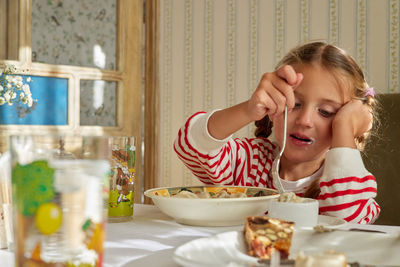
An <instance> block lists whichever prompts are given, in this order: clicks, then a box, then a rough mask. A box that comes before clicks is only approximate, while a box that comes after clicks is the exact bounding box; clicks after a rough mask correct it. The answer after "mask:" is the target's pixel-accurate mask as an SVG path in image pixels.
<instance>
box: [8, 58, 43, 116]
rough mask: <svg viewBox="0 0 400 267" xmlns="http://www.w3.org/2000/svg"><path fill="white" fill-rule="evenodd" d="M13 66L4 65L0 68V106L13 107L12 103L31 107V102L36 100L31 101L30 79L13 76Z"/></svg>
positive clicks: (14, 69) (14, 71) (14, 70)
mask: <svg viewBox="0 0 400 267" xmlns="http://www.w3.org/2000/svg"><path fill="white" fill-rule="evenodd" d="M16 70H17V69H16V67H15V66H14V65H7V64H6V65H5V68H4V69H1V68H0V105H3V104H5V103H7V104H8V105H10V106H11V105H13V104H14V103H21V104H24V105H27V106H28V107H29V108H30V107H32V105H33V102H36V101H37V100H36V99H35V100H33V99H32V93H31V89H30V86H29V84H27V83H30V82H31V81H32V79H31V77H27V78H26V82H27V83H25V82H24V78H23V77H22V76H21V75H18V74H16V75H13V74H15V73H16Z"/></svg>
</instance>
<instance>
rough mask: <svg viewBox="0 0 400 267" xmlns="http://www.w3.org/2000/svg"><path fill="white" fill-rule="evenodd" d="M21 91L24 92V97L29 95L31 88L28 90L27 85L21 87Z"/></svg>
mask: <svg viewBox="0 0 400 267" xmlns="http://www.w3.org/2000/svg"><path fill="white" fill-rule="evenodd" d="M22 90H23V91H24V93H25V94H26V95H31V88H30V86H29V84H24V85H22Z"/></svg>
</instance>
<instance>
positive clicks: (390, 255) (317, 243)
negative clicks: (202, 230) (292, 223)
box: [173, 229, 400, 267]
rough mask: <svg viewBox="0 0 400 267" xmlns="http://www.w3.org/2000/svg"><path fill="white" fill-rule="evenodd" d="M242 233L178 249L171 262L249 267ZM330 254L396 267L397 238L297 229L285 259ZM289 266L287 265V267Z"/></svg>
mask: <svg viewBox="0 0 400 267" xmlns="http://www.w3.org/2000/svg"><path fill="white" fill-rule="evenodd" d="M246 250H247V249H246V244H245V241H244V237H243V231H231V232H225V233H221V234H217V235H213V236H210V237H205V238H200V239H195V240H192V241H189V242H188V243H186V244H183V245H181V246H180V247H178V248H177V249H176V250H175V252H174V255H173V259H174V261H175V262H176V263H178V264H180V265H181V266H193V267H197V266H251V265H256V263H257V261H258V259H257V258H254V257H251V256H248V255H247V254H246ZM329 250H334V251H337V252H341V253H344V254H345V255H346V258H347V261H348V262H359V263H360V264H369V265H378V266H382V265H389V266H398V263H399V262H400V254H399V253H398V251H400V238H399V236H398V235H391V234H381V233H368V232H350V231H332V232H323V233H319V232H316V231H314V230H309V229H297V230H295V232H294V234H293V239H292V246H291V249H290V256H289V258H291V259H295V258H296V255H297V254H298V253H299V252H300V251H302V252H304V253H305V254H312V253H317V252H320V251H329ZM288 266H291V265H288Z"/></svg>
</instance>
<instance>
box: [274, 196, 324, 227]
mask: <svg viewBox="0 0 400 267" xmlns="http://www.w3.org/2000/svg"><path fill="white" fill-rule="evenodd" d="M302 200H303V202H280V201H278V200H277V199H272V200H271V201H270V202H269V206H268V217H271V218H278V219H281V220H286V221H291V222H294V223H295V227H296V226H297V227H314V226H315V225H317V223H318V207H319V205H318V201H317V200H315V199H311V198H302Z"/></svg>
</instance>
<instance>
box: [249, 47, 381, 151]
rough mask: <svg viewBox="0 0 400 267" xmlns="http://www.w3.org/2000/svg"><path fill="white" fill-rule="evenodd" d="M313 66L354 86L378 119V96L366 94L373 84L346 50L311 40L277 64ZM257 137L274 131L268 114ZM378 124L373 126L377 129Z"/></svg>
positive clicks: (361, 139)
mask: <svg viewBox="0 0 400 267" xmlns="http://www.w3.org/2000/svg"><path fill="white" fill-rule="evenodd" d="M305 64H309V65H313V64H319V65H320V66H321V67H323V68H325V69H327V70H329V71H330V72H332V73H333V74H334V76H335V78H336V79H337V80H338V82H340V83H347V84H348V85H349V86H348V87H349V88H353V92H351V93H353V95H354V97H355V98H357V99H360V100H362V101H363V102H364V103H365V104H366V105H368V106H369V108H370V111H371V113H372V115H373V117H374V119H373V122H374V124H375V122H376V121H377V116H376V110H375V108H376V106H377V103H376V99H375V98H374V97H372V96H366V92H367V90H368V88H369V85H368V84H367V82H366V81H365V77H364V73H363V71H362V70H361V68H360V67H359V66H358V64H357V63H356V61H355V60H354V59H353V58H352V57H351V56H350V55H349V54H347V53H346V51H344V50H343V49H341V48H339V47H337V46H334V45H331V44H328V43H325V42H311V43H306V44H304V45H300V46H297V47H295V48H293V49H292V50H290V51H289V53H287V54H286V56H284V57H283V58H282V60H281V61H280V62H279V63H278V64H277V65H276V67H275V69H279V68H281V67H282V66H284V65H305ZM255 126H256V130H255V133H254V134H255V136H257V137H265V138H267V137H268V136H269V135H270V134H271V132H272V122H271V121H270V120H269V117H268V116H265V117H264V118H263V119H261V120H259V121H256V122H255ZM374 128H375V127H373V129H374ZM370 134H371V131H368V132H366V133H364V134H363V135H362V136H359V137H357V138H356V139H355V141H356V145H357V148H358V149H359V150H363V149H364V147H365V144H366V141H367V138H368V136H369V135H370Z"/></svg>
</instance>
